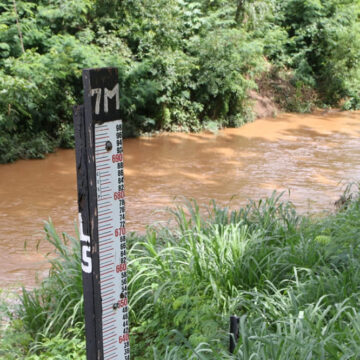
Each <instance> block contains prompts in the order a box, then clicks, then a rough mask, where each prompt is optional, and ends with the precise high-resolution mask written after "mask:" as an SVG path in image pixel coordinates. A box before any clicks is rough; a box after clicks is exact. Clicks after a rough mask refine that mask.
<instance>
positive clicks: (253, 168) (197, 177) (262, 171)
mask: <svg viewBox="0 0 360 360" xmlns="http://www.w3.org/2000/svg"><path fill="white" fill-rule="evenodd" d="M359 134H360V112H346V113H343V112H342V113H339V112H334V113H329V114H321V113H319V114H315V115H293V114H284V115H281V116H279V117H278V118H275V119H273V118H270V119H261V120H257V121H255V122H254V123H252V124H247V125H245V126H244V127H242V128H239V129H226V130H224V131H220V132H219V133H218V134H204V133H202V134H162V135H159V136H156V137H152V138H140V139H128V140H125V143H124V153H125V185H126V195H127V197H126V201H127V203H126V204H127V228H128V231H132V230H143V229H144V228H145V226H146V225H147V224H151V223H154V222H155V221H164V220H166V219H167V218H168V216H167V215H166V214H165V213H164V212H159V211H157V210H158V209H162V208H164V207H166V206H168V205H171V204H172V203H173V200H174V198H175V197H177V198H181V197H182V196H185V197H193V198H195V199H196V200H197V201H198V202H199V203H200V204H208V203H209V200H210V199H216V201H217V202H218V203H220V204H223V205H224V204H228V202H229V200H230V198H231V197H232V196H235V197H234V199H233V200H232V202H231V203H232V207H238V206H240V205H243V204H244V203H245V202H246V200H247V199H248V198H253V199H256V198H260V197H263V196H266V195H269V194H270V193H271V192H272V191H273V190H274V189H275V190H279V191H282V190H288V189H290V200H292V201H293V202H294V203H295V204H296V205H297V207H298V209H299V210H301V211H307V210H309V209H311V210H314V211H318V210H324V209H329V208H331V207H332V204H333V202H334V201H335V200H336V198H337V197H339V194H340V193H341V191H342V186H341V183H343V184H345V183H347V182H350V181H352V180H358V179H359V178H360V161H359V159H360V144H359ZM76 201H77V195H76V171H75V156H74V151H72V150H61V151H58V152H57V153H55V154H52V155H50V156H48V157H47V158H46V159H45V160H31V161H18V162H16V163H15V164H9V165H1V166H0V209H1V211H0V229H1V233H0V263H1V265H2V266H1V269H0V286H4V285H9V284H16V283H18V282H24V283H25V284H33V282H34V277H35V273H36V271H37V270H39V269H45V268H46V265H45V261H44V258H43V256H42V255H41V254H44V253H46V252H47V251H49V248H48V246H47V244H46V243H45V242H42V243H40V251H39V252H38V253H37V252H36V251H35V250H34V249H35V247H36V243H37V242H38V240H39V239H42V238H43V234H42V231H41V229H42V224H43V221H44V220H46V219H48V218H49V217H51V218H52V219H53V221H54V223H55V225H56V227H57V229H58V230H61V231H66V232H68V233H70V234H75V230H74V221H75V219H76V213H77V204H76ZM24 241H26V242H27V251H24Z"/></svg>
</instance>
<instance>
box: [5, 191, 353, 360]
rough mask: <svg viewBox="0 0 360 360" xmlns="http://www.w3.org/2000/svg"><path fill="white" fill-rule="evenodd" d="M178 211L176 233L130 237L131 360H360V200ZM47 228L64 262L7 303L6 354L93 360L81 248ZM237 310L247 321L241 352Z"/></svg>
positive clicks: (35, 359)
mask: <svg viewBox="0 0 360 360" xmlns="http://www.w3.org/2000/svg"><path fill="white" fill-rule="evenodd" d="M173 214H174V216H175V219H176V220H177V225H176V226H174V228H173V229H172V230H170V229H169V228H149V230H148V232H147V234H146V235H144V236H140V235H136V234H133V235H132V236H130V237H129V245H130V251H129V259H130V264H129V271H130V272H129V290H130V314H131V351H132V357H133V358H134V359H144V360H145V359H146V360H148V359H168V360H170V359H172V360H175V359H181V360H183V359H219V360H220V359H221V360H223V359H244V360H246V359H269V360H272V359H278V360H289V359H294V360H304V359H316V360H318V359H334V360H339V359H344V360H345V359H355V358H357V357H358V355H359V353H360V348H359V344H360V328H359V321H360V318H359V311H358V310H359V306H360V276H359V274H360V239H359V232H360V199H359V197H358V196H356V197H354V198H353V200H352V201H351V202H348V203H345V204H344V205H343V207H342V208H341V209H340V210H339V211H338V212H337V213H335V214H328V215H327V216H326V217H323V218H315V219H314V218H311V217H308V216H300V215H298V214H297V213H296V210H295V209H294V207H293V206H292V204H291V203H287V202H282V201H281V199H280V197H279V196H278V195H276V194H274V195H273V196H272V197H271V198H269V199H266V200H262V201H259V202H257V203H255V202H250V203H249V204H248V205H247V206H246V207H244V208H242V209H240V210H239V211H232V212H230V211H229V210H228V209H226V208H225V209H221V208H218V207H216V205H215V204H213V206H212V207H211V209H210V211H209V215H208V216H207V217H206V218H204V217H202V216H201V215H200V213H199V209H198V208H197V205H196V204H195V203H189V206H188V207H187V208H185V209H183V208H178V209H177V210H176V211H174V212H173ZM45 230H46V234H47V238H48V240H49V241H51V242H52V243H53V244H54V245H55V247H56V249H57V252H58V255H59V257H58V258H57V259H53V260H51V262H52V269H51V271H50V274H49V277H48V278H47V279H45V281H44V282H43V283H42V284H41V287H40V288H38V289H36V290H33V291H24V292H23V294H22V296H21V304H20V305H13V306H12V309H9V308H8V307H7V306H4V305H3V308H4V309H5V310H6V311H5V312H4V313H3V319H2V320H4V318H5V319H6V322H5V323H6V324H7V327H6V328H5V327H3V329H2V331H1V333H0V335H1V343H0V357H1V358H2V359H17V358H21V359H31V360H41V359H44V360H45V359H85V352H84V347H85V343H84V338H83V336H84V335H83V326H84V325H83V308H82V305H83V301H82V297H81V293H82V289H81V270H80V257H79V256H80V249H79V241H77V240H76V239H73V238H71V237H69V236H67V235H64V237H63V240H62V239H61V238H60V237H59V236H58V235H57V233H56V232H55V230H54V228H53V226H52V224H47V225H46V227H45ZM69 242H70V244H71V246H67V245H66V243H69ZM231 314H237V315H239V316H240V318H241V320H240V341H239V343H238V347H237V349H236V352H235V354H234V355H233V356H230V355H229V354H228V352H227V348H228V339H229V337H228V328H229V315H231Z"/></svg>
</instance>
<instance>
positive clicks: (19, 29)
mask: <svg viewBox="0 0 360 360" xmlns="http://www.w3.org/2000/svg"><path fill="white" fill-rule="evenodd" d="M13 3H14V12H15V18H16V25H17V28H18V33H19V39H20V45H21V50H22V52H23V54H24V53H25V48H24V41H23V36H22V31H21V26H20V21H19V16H18V12H17V9H16V1H15V0H13Z"/></svg>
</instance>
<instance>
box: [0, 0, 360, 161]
mask: <svg viewBox="0 0 360 360" xmlns="http://www.w3.org/2000/svg"><path fill="white" fill-rule="evenodd" d="M359 15H360V3H359V1H357V0H306V1H305V0H136V1H135V0H122V1H118V0H103V1H98V0H36V1H35V0H16V1H15V0H3V1H1V3H0V162H8V161H13V160H15V159H17V158H31V157H39V156H42V155H43V154H44V153H47V152H49V151H52V150H53V149H54V147H57V146H61V147H72V146H73V129H72V120H71V118H72V114H71V111H72V106H73V105H74V104H76V103H81V102H82V100H81V97H82V94H81V89H82V86H81V69H83V68H86V67H102V66H116V67H118V68H119V81H120V85H121V94H122V96H121V112H122V116H123V118H124V119H126V120H127V134H129V135H131V134H133V135H134V134H137V133H139V132H141V131H151V130H156V129H166V130H173V129H180V130H197V129H199V128H201V127H202V126H206V124H211V125H212V126H213V125H214V124H215V125H217V126H222V125H231V126H238V125H240V124H242V123H243V122H245V121H247V120H249V119H250V118H251V116H252V114H251V103H250V101H249V90H250V89H258V90H262V89H266V90H267V91H269V92H270V93H271V94H273V96H274V98H275V100H277V101H279V102H280V103H281V105H282V106H283V108H285V109H287V110H291V111H306V110H309V109H310V108H311V106H312V105H313V104H317V105H339V101H341V100H344V101H343V106H344V107H345V108H348V109H350V108H352V109H353V108H359V106H360V97H359V90H360V68H359V59H360V21H359Z"/></svg>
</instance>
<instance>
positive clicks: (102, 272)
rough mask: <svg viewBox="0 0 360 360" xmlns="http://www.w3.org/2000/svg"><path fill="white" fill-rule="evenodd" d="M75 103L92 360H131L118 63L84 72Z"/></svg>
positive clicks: (88, 342) (87, 326)
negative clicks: (79, 102)
mask: <svg viewBox="0 0 360 360" xmlns="http://www.w3.org/2000/svg"><path fill="white" fill-rule="evenodd" d="M83 84H84V105H82V106H75V107H74V126H75V143H76V166H77V183H78V206H79V230H80V241H81V259H82V274H83V288H84V310H85V331H86V352H87V359H88V360H130V345H129V319H128V306H127V305H128V292H127V277H126V270H127V261H126V239H125V192H124V163H123V137H122V120H121V119H120V111H119V108H120V104H119V84H118V72H117V69H116V68H102V69H87V70H84V71H83Z"/></svg>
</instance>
